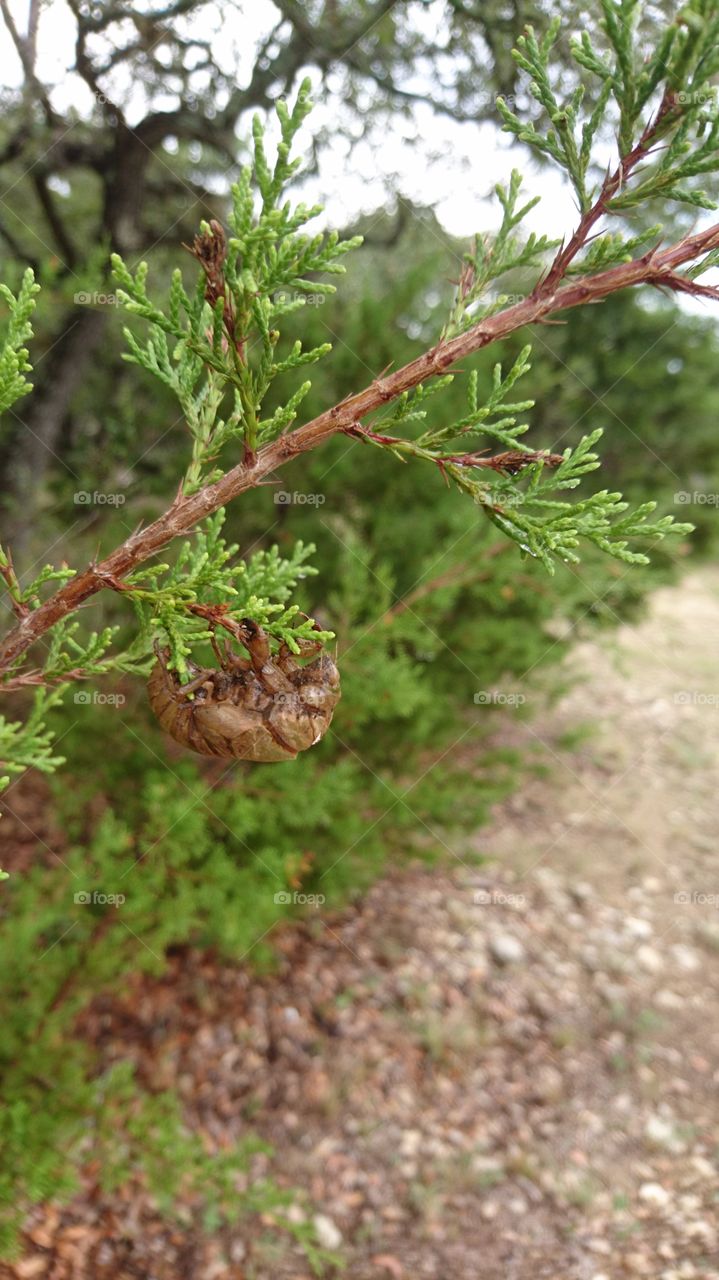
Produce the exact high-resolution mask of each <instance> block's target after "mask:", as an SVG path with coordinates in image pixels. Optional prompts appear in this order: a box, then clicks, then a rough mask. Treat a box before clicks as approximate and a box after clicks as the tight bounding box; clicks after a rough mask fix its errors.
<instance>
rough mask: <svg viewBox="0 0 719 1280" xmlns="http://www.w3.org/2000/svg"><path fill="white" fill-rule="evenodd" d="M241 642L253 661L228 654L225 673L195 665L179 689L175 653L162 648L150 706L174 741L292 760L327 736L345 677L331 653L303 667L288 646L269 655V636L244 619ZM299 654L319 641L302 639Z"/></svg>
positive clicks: (208, 750) (265, 759) (205, 751)
mask: <svg viewBox="0 0 719 1280" xmlns="http://www.w3.org/2000/svg"><path fill="white" fill-rule="evenodd" d="M240 628H241V629H240V633H239V638H240V639H241V640H242V643H243V644H244V645H245V647H246V649H247V651H248V653H249V654H250V659H249V661H247V660H246V659H244V658H238V657H237V656H235V655H233V654H231V653H229V651H228V650H226V652H225V655H224V657H223V658H222V665H221V666H220V668H219V669H218V668H212V667H207V668H200V667H197V666H196V665H195V664H194V663H190V664H188V665H189V667H190V673H191V679H190V680H189V681H188V683H186V684H180V681H179V679H178V677H177V673H176V672H174V671H171V670H170V668H169V667H168V665H167V659H168V657H169V650H159V649H158V650H157V658H158V660H157V664H156V666H155V667H154V668H153V670H152V673H151V675H150V680H149V685H148V691H149V696H150V705H151V706H152V709H153V711H154V712H155V715H156V716H157V718H158V720H159V721H160V724H161V725H162V727H163V729H165V731H166V732H167V733H169V734H170V736H171V737H173V738H174V739H175V741H176V742H180V743H181V744H182V745H183V746H184V747H190V748H191V749H192V750H193V751H199V752H200V753H201V754H202V755H205V756H227V757H234V759H236V760H254V761H255V762H257V763H270V762H272V761H277V760H294V758H295V756H297V754H298V753H299V752H300V751H305V750H306V749H307V747H312V746H314V744H315V743H316V742H319V741H320V739H321V738H323V737H324V735H325V733H326V732H327V729H328V728H329V724H330V721H331V720H332V713H333V711H334V709H335V707H336V705H337V703H338V701H339V698H340V677H339V672H338V670H337V667H336V666H335V664H334V662H333V661H332V659H331V658H330V657H329V655H328V654H326V653H322V654H320V656H319V657H317V658H315V660H314V661H313V662H310V663H308V664H307V665H306V666H302V665H301V664H300V663H299V662H298V661H297V659H296V657H295V656H294V654H292V653H291V651H290V650H289V648H288V647H287V646H286V645H282V647H281V648H280V651H279V653H278V654H277V655H276V657H271V656H270V646H269V642H268V639H267V636H266V635H265V633H264V632H263V631H262V629H261V628H260V627H259V626H258V625H257V623H255V622H252V620H251V619H249V618H245V619H243V621H242V623H241V624H240ZM300 648H301V655H300V656H302V657H307V656H309V655H310V654H312V653H316V652H317V650H318V649H319V648H320V645H319V644H316V643H314V642H311V641H301V642H300Z"/></svg>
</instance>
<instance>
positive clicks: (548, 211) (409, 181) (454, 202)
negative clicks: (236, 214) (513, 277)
mask: <svg viewBox="0 0 719 1280" xmlns="http://www.w3.org/2000/svg"><path fill="white" fill-rule="evenodd" d="M10 5H11V9H12V11H13V13H14V14H15V17H16V21H17V24H18V26H19V27H20V29H21V30H22V31H24V30H25V29H26V24H27V9H28V3H27V0H10ZM138 7H140V8H143V9H144V8H145V5H144V4H143V5H142V6H138ZM413 12H414V21H415V22H422V24H423V26H424V31H425V35H426V36H427V37H428V38H430V39H431V40H432V41H433V43H435V44H437V45H439V46H440V47H441V46H442V43H443V39H444V26H443V23H444V16H443V15H444V4H443V0H430V2H429V3H427V4H426V5H425V6H424V7H423V8H421V9H420V8H419V7H418V8H415V10H414V11H413ZM202 15H203V16H202V35H203V37H204V38H208V36H209V34H210V32H209V31H208V27H211V25H212V23H213V22H214V25H215V33H216V39H215V40H214V45H215V50H216V56H217V57H218V59H219V60H220V65H222V67H223V69H224V70H226V71H227V72H229V73H230V74H231V75H232V77H233V79H234V80H235V81H236V82H237V83H238V84H241V85H242V84H246V83H247V82H248V81H249V78H250V75H251V71H252V65H253V60H254V52H255V48H256V45H257V42H258V40H259V39H260V38H262V37H263V36H264V35H266V34H267V33H268V32H269V31H270V30H271V28H272V27H273V26H274V25H275V24H276V22H277V21H278V18H279V14H278V11H277V10H276V9H275V7H274V5H273V4H272V2H271V0H246V2H245V3H242V2H239V3H236V4H235V5H234V6H232V5H228V4H224V5H223V6H222V9H221V11H220V9H219V7H218V8H217V9H213V7H212V6H209V7H205V8H203V11H202ZM74 32H75V23H74V19H73V17H72V14H71V13H70V10H69V9H68V8H67V6H66V4H65V0H47V3H46V6H45V8H44V11H43V18H42V25H41V40H40V44H39V58H38V72H39V74H40V78H41V79H42V80H43V81H44V82H45V83H48V84H51V85H53V86H54V89H53V92H52V95H51V96H52V99H53V102H55V103H56V105H57V106H58V107H62V108H67V107H68V106H71V107H73V108H74V109H76V110H77V111H79V112H81V113H83V112H85V111H87V112H89V111H90V109H91V107H92V105H93V104H92V96H91V94H90V91H89V89H88V88H87V86H86V85H85V84H84V83H83V82H82V81H81V80H80V79H79V77H76V76H72V75H70V74H69V72H68V68H70V67H72V65H73V61H74ZM7 43H8V42H7V41H6V42H5V45H6V49H5V51H4V57H3V76H2V78H3V80H4V82H5V83H6V84H9V85H12V84H16V83H18V82H19V80H20V65H19V61H18V59H17V57H16V55H15V52H14V50H12V49H8V48H7ZM309 70H310V71H311V68H309ZM315 74H316V73H315ZM335 80H336V86H337V88H339V85H340V77H339V76H337V77H335ZM333 87H335V86H334V84H333V75H332V72H331V71H330V73H329V88H330V90H332V89H333ZM410 87H411V88H413V89H417V90H419V91H421V92H422V93H427V94H428V96H430V97H431V84H428V83H426V82H425V83H421V82H420V81H418V82H416V83H411V84H410ZM116 90H119V95H118V96H119V97H120V98H121V99H122V100H123V101H126V102H127V103H129V109H128V112H127V114H128V118H129V121H130V123H132V119H133V115H134V117H135V118H139V117H141V115H142V114H144V110H145V106H146V104H145V101H144V99H143V98H142V97H141V96H140V95H141V93H142V90H139V89H138V88H137V87H136V86H134V85H132V84H127V83H125V84H123V83H122V81H121V80H120V81H118V82H117V83H116V84H115V85H113V94H114V93H115V91H116ZM126 95H127V97H126ZM154 101H155V105H156V106H158V107H160V108H166V109H167V108H171V107H172V106H174V105H176V100H175V99H174V98H173V97H170V96H168V97H166V98H165V99H163V98H161V97H160V98H156V99H155V100H154ZM341 110H342V106H341V102H340V101H339V100H338V98H337V97H336V96H335V98H334V100H333V101H332V104H331V105H329V104H323V105H321V106H318V107H317V108H316V110H315V112H314V113H313V115H312V117H311V124H310V125H308V124H305V126H304V130H305V137H309V136H310V129H311V128H314V127H317V126H318V125H319V126H327V128H328V131H329V132H331V126H332V122H333V113H334V114H336V113H337V111H341ZM243 128H245V129H248V128H249V121H246V122H244V126H243ZM417 136H418V137H419V139H420V142H419V144H416V143H414V144H411V141H412V138H413V137H417ZM170 145H171V144H170ZM299 145H300V146H301V145H302V136H300V140H299ZM514 167H518V168H522V170H523V173H524V175H525V186H526V189H527V192H528V194H529V195H536V194H538V195H541V197H542V199H541V203H540V204H539V205H538V206H537V207H536V208H535V209H534V210H533V211H532V213H531V214H530V216H529V218H528V220H527V222H526V224H525V226H526V228H527V229H528V230H533V231H536V232H544V233H545V234H548V235H551V236H552V237H559V236H562V235H566V234H567V233H568V232H570V231H571V229H572V227H573V225H574V223H575V220H576V209H575V206H574V203H573V196H572V192H571V190H570V189H569V187H568V186H567V184H566V182H565V181H564V179H563V177H562V176H561V175H559V174H557V173H555V172H554V171H553V170H552V169H551V168H548V167H542V168H541V170H540V169H538V168H537V166H535V165H534V164H533V163H532V160H531V158H529V159H528V157H527V153H526V151H524V150H523V149H519V148H518V147H517V146H516V145H514V143H513V141H512V140H511V139H510V138H509V137H508V136H507V135H506V134H502V133H501V131H500V129H499V126H498V125H496V126H495V125H494V124H493V123H492V122H488V123H482V124H472V123H464V124H461V123H458V122H455V121H452V120H450V119H449V118H447V117H445V116H441V115H438V114H435V113H434V112H433V111H432V109H431V108H430V107H429V106H428V105H424V104H419V105H417V106H416V107H415V108H414V109H413V112H412V116H411V118H410V119H409V120H405V119H403V118H402V117H401V116H399V115H397V116H395V117H393V119H392V120H391V122H390V124H389V125H388V127H387V128H386V129H382V130H379V129H375V130H373V138H372V143H371V144H370V143H369V142H368V141H362V140H360V141H358V142H356V143H354V144H351V143H350V142H348V140H347V139H346V138H336V139H335V140H334V141H332V140H330V142H329V143H328V145H327V147H326V148H325V149H324V150H323V152H322V155H321V160H320V172H319V174H317V175H312V176H310V177H308V178H307V180H306V183H305V187H304V189H303V192H302V196H303V198H304V199H306V200H312V201H313V202H314V201H317V202H319V203H322V204H324V205H325V208H326V214H325V218H324V221H326V222H327V223H329V224H330V225H336V226H344V225H347V223H348V222H350V221H351V220H352V219H353V218H354V217H355V216H356V215H357V214H358V213H360V212H371V211H373V210H376V209H378V208H380V207H382V206H383V205H385V206H386V205H387V203H388V196H389V192H390V191H395V190H396V191H397V192H398V193H399V195H400V196H403V197H404V198H405V199H407V200H408V201H410V202H412V203H413V204H420V205H422V204H423V205H427V204H431V205H433V206H434V208H435V209H436V212H437V215H438V216H439V218H440V219H441V221H442V223H443V224H444V226H446V228H447V230H448V231H450V232H451V233H452V234H454V235H457V236H462V237H465V236H466V237H469V236H471V235H472V234H473V233H474V232H475V231H482V230H488V229H491V228H492V227H493V226H494V225H496V223H497V220H498V206H497V203H496V200H495V199H493V198H488V197H490V195H491V192H492V188H493V186H494V184H495V183H497V182H504V181H506V180H507V178H508V176H509V173H510V171H511V169H512V168H514ZM226 184H227V178H225V179H224V180H223V183H222V186H223V189H224V187H225V186H226ZM705 223H706V217H705V215H703V214H702V215H701V216H700V217H698V218H697V226H701V225H702V224H705ZM690 305H691V307H692V309H694V308H695V307H697V305H698V308H699V309H700V310H701V311H702V312H703V313H705V314H706V311H707V307H706V305H705V304H703V303H699V304H695V303H690Z"/></svg>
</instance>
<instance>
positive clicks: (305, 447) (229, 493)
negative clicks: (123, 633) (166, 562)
mask: <svg viewBox="0 0 719 1280" xmlns="http://www.w3.org/2000/svg"><path fill="white" fill-rule="evenodd" d="M717 249H719V223H715V224H714V225H713V226H710V227H708V228H707V229H706V230H704V231H701V232H699V233H697V234H694V235H689V236H685V237H684V238H683V239H681V240H679V241H678V242H677V243H676V244H673V245H670V246H669V247H668V248H665V249H652V250H650V251H649V252H648V253H645V254H644V255H642V257H640V258H637V259H635V260H633V261H631V262H623V263H620V264H619V265H618V266H615V267H610V268H608V269H607V270H606V271H600V272H597V273H596V274H594V275H590V276H585V277H582V278H579V279H577V280H571V282H569V283H563V284H560V283H559V282H556V287H552V288H551V289H549V288H548V287H547V281H546V280H545V282H544V286H543V287H542V288H541V289H539V290H538V291H537V292H535V293H534V294H533V295H531V296H530V297H528V298H526V299H524V300H522V301H521V302H518V303H516V304H515V305H513V306H511V307H507V308H506V309H505V310H504V311H501V312H498V313H496V314H494V315H492V316H489V317H487V318H485V319H483V320H481V321H480V322H479V323H478V324H476V325H474V326H472V327H471V328H469V329H467V330H465V331H464V332H463V333H460V334H458V335H457V336H456V337H454V338H450V339H447V340H445V341H441V342H439V343H438V344H437V345H436V346H433V347H431V348H430V349H429V350H428V351H425V352H424V353H423V354H422V355H420V356H417V357H416V358H415V359H414V360H411V361H410V362H409V363H408V364H406V365H404V366H403V367H402V368H401V369H397V370H396V371H395V372H394V373H389V374H387V375H385V376H381V377H379V378H375V379H374V381H372V382H371V383H370V384H369V385H368V386H367V387H365V388H364V389H363V390H362V391H359V392H357V393H356V394H355V395H351V396H348V397H346V399H344V400H342V401H341V402H340V403H339V404H336V405H334V406H333V407H332V408H330V409H327V410H326V411H325V412H324V413H321V414H319V416H318V417H316V418H313V419H312V421H310V422H307V423H305V424H304V426H302V427H298V428H296V429H295V430H294V431H291V432H289V433H288V434H286V435H284V436H280V437H279V438H278V439H276V440H274V441H272V442H271V443H270V444H267V445H266V446H264V447H263V448H261V449H259V450H258V452H257V454H256V455H255V456H254V457H250V458H246V459H243V460H242V461H241V462H239V463H238V464H237V465H236V466H235V467H233V468H232V469H231V470H230V471H228V472H227V473H226V474H225V475H223V476H222V477H221V478H220V479H219V480H217V481H215V482H214V483H212V484H208V485H205V486H204V487H203V488H201V489H199V490H198V491H197V492H194V493H190V494H186V495H182V494H179V493H178V495H177V496H176V498H175V500H174V501H173V502H172V503H171V505H170V506H169V507H168V509H167V511H166V512H165V513H164V514H163V515H162V516H160V517H159V518H158V519H157V520H155V521H153V523H152V524H150V525H148V526H147V527H146V528H145V529H139V530H137V531H136V532H135V533H133V534H132V535H131V537H129V538H128V539H127V540H126V541H125V542H123V543H122V544H121V545H120V546H119V547H117V548H116V549H115V550H114V551H113V552H112V553H111V554H110V555H109V556H107V557H106V558H105V559H103V560H102V561H100V562H98V563H93V564H90V565H88V567H87V568H86V569H85V570H84V571H83V572H82V573H79V574H77V575H76V576H75V577H73V578H71V579H70V581H68V582H66V583H65V584H64V585H63V586H62V587H61V588H60V589H59V590H58V591H56V592H55V593H54V595H52V596H50V597H49V598H48V599H47V600H46V601H45V602H44V603H43V604H41V605H40V606H39V607H38V608H36V609H35V610H33V612H32V613H31V614H29V615H28V616H27V617H25V618H23V619H21V620H20V621H19V622H18V623H17V625H16V626H15V627H14V628H13V629H12V630H11V631H10V632H9V633H8V634H7V635H6V637H5V639H4V641H3V642H2V644H1V645H0V674H2V673H3V672H8V671H9V670H10V668H12V667H13V665H14V664H15V663H17V661H18V659H19V658H20V657H21V656H22V655H23V654H24V653H25V652H27V650H28V649H29V648H30V646H31V645H32V644H34V643H35V642H36V641H37V640H38V639H39V638H40V637H41V636H42V635H44V634H45V633H46V632H47V631H49V630H50V629H51V628H52V627H54V626H55V625H56V624H57V623H58V622H60V621H61V620H62V619H63V618H65V617H67V616H68V614H71V613H73V612H74V611H75V610H76V609H77V608H78V607H79V606H80V605H82V604H84V603H85V601H87V600H89V599H90V598H91V597H92V596H93V595H95V594H96V593H97V592H99V591H101V590H103V589H105V588H108V587H112V586H113V583H115V582H116V581H117V580H122V579H123V578H124V577H126V576H127V574H129V573H130V572H132V570H134V569H135V568H136V567H137V566H138V565H140V564H142V563H143V561H145V560H148V559H149V558H150V557H151V556H153V555H155V554H156V553H157V552H158V551H160V550H161V549H162V548H163V547H165V546H167V544H168V543H170V542H172V541H173V540H174V539H175V538H177V537H180V536H181V535H184V534H187V533H188V532H189V531H190V530H192V529H193V528H194V527H195V526H196V525H197V524H198V523H199V522H200V521H201V520H204V519H205V518H206V517H207V516H209V515H211V514H212V513H213V512H215V511H217V510H218V509H219V508H220V507H223V506H225V505H226V504H227V503H228V502H231V501H232V500H233V499H234V498H236V497H238V496H239V494H241V493H244V492H245V491H247V490H248V489H252V488H255V487H256V486H257V485H259V484H260V483H262V481H263V480H265V479H266V478H267V477H268V476H270V475H272V474H273V473H274V472H275V471H277V469H278V468H279V467H281V466H283V465H285V464H286V463H287V462H289V461H290V460H291V459H293V458H295V457H297V456H298V455H299V454H302V453H305V452H307V451H309V450H311V449H315V448H317V447H318V446H320V445H321V444H323V443H324V442H325V441H326V440H328V439H329V438H330V437H331V436H334V435H336V434H337V433H339V432H347V430H348V429H350V428H353V427H354V426H355V425H356V423H357V422H361V420H362V419H363V418H365V417H367V415H368V414H370V413H372V412H374V411H375V410H377V409H380V408H382V407H384V406H386V405H388V404H390V403H391V402H393V401H395V400H396V399H397V398H398V397H399V396H401V395H402V394H404V393H405V392H407V391H409V390H412V389H413V388H415V387H417V386H418V385H419V384H420V383H425V382H427V381H428V380H429V379H432V378H436V377H439V376H441V375H442V374H445V373H446V372H447V370H448V369H450V368H451V367H452V366H453V365H455V364H457V362H458V361H460V360H462V359H464V358H466V357H467V356H469V355H471V354H473V353H474V352H476V351H479V350H481V349H483V348H484V347H488V346H489V345H490V344H492V343H494V342H498V341H500V340H502V339H504V338H506V337H508V336H509V335H510V334H512V333H514V332H516V331H517V330H518V329H522V328H524V327H525V326H526V325H530V324H541V323H542V322H544V321H546V320H548V319H549V318H550V317H552V316H553V315H555V314H557V313H559V312H562V311H566V310H568V309H570V308H572V307H576V306H580V305H584V304H586V303H591V302H598V301H601V300H602V299H603V298H607V297H609V296H610V295H611V294H613V293H617V292H619V291H620V290H622V289H626V288H633V287H636V286H638V285H650V286H653V287H659V288H666V289H669V290H673V291H675V292H684V293H690V294H695V295H696V296H710V297H712V298H717V299H719V289H717V288H714V287H711V286H703V285H698V284H697V282H696V281H695V280H694V279H693V277H691V276H690V275H686V274H682V273H681V271H680V268H681V267H683V266H685V265H687V264H694V263H698V262H699V261H700V260H702V259H703V258H704V257H705V256H706V255H708V254H711V253H713V252H714V251H716V250H717ZM567 265H568V264H567ZM562 270H563V271H564V270H566V268H565V267H564V266H563V267H562ZM115 589H116V587H115Z"/></svg>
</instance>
